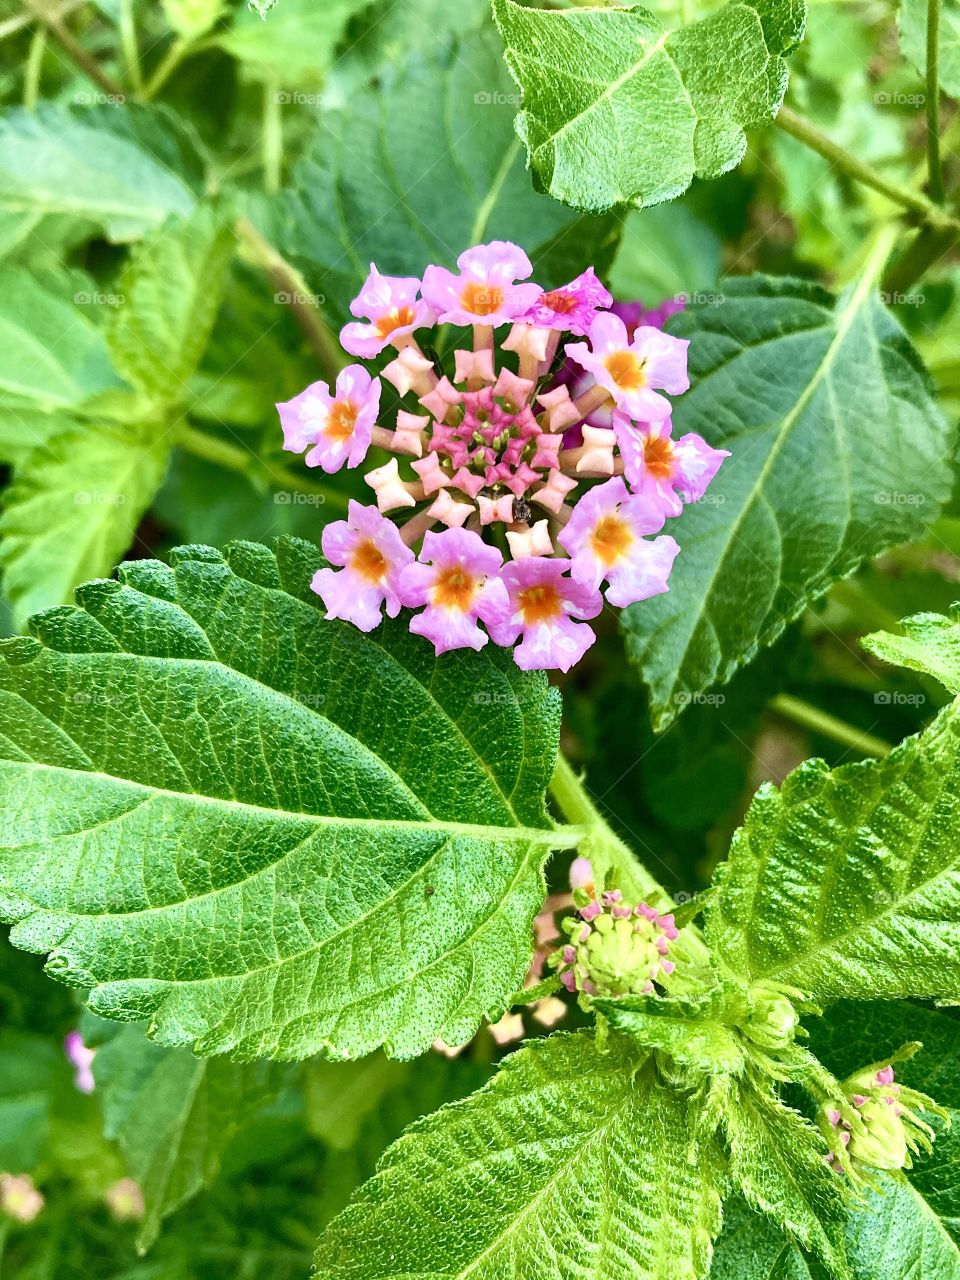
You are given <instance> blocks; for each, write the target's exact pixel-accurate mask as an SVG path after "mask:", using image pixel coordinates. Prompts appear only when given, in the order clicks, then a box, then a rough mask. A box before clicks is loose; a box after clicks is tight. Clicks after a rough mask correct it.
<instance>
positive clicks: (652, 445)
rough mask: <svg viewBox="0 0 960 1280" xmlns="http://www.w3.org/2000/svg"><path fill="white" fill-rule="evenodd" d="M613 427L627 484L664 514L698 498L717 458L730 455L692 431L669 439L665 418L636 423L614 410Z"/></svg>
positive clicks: (671, 513) (673, 513) (717, 465)
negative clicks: (653, 500)
mask: <svg viewBox="0 0 960 1280" xmlns="http://www.w3.org/2000/svg"><path fill="white" fill-rule="evenodd" d="M613 429H614V431H615V432H616V433H617V447H618V448H619V450H620V456H621V457H622V458H623V470H624V474H625V475H626V477H627V481H628V482H629V484H630V488H631V489H632V490H633V491H634V493H637V494H643V495H644V496H645V497H651V498H655V499H656V500H657V501H658V502H659V503H661V505H662V507H663V510H664V513H665V514H666V515H668V516H678V515H679V514H680V512H681V511H682V510H683V503H684V502H699V501H700V499H701V498H702V497H703V495H704V493H705V492H706V489H707V486H708V485H709V483H710V481H711V480H712V479H713V477H714V476H715V475H716V474H717V472H718V471H719V469H720V464H721V462H723V460H724V458H729V457H730V453H729V451H728V450H726V449H712V448H711V447H710V445H708V444H707V442H706V440H704V439H703V438H702V437H701V436H698V435H696V434H695V433H694V432H692V431H691V432H689V433H688V434H687V435H685V436H681V437H680V439H679V440H672V439H671V438H670V437H671V434H672V431H673V424H672V423H671V421H670V419H669V418H664V419H663V420H662V421H661V422H647V423H643V424H642V425H641V426H639V427H636V426H634V425H633V424H632V423H631V422H630V421H629V419H628V418H626V417H625V416H624V415H623V414H621V413H616V414H614V419H613ZM681 499H682V501H681Z"/></svg>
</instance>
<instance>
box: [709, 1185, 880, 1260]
mask: <svg viewBox="0 0 960 1280" xmlns="http://www.w3.org/2000/svg"><path fill="white" fill-rule="evenodd" d="M826 1275H827V1273H826V1272H825V1271H823V1270H822V1268H821V1267H820V1266H819V1264H818V1263H816V1262H814V1261H813V1259H812V1258H809V1257H808V1256H806V1255H804V1253H803V1251H802V1250H801V1249H800V1247H799V1246H798V1245H796V1244H794V1242H793V1241H792V1240H791V1239H790V1238H789V1236H785V1235H784V1234H783V1232H782V1231H780V1230H779V1229H778V1228H777V1227H775V1226H774V1224H773V1223H772V1222H771V1221H770V1219H769V1218H767V1217H764V1216H763V1215H762V1214H759V1213H755V1212H754V1211H753V1210H752V1209H749V1208H748V1207H747V1205H745V1204H744V1202H743V1201H742V1200H740V1199H739V1198H738V1197H731V1198H730V1199H729V1200H727V1201H725V1203H724V1206H723V1230H722V1231H721V1232H720V1237H719V1239H718V1240H717V1244H716V1248H715V1249H714V1253H713V1266H712V1267H711V1268H710V1280H824V1277H825V1276H826ZM858 1280H864V1278H863V1277H858Z"/></svg>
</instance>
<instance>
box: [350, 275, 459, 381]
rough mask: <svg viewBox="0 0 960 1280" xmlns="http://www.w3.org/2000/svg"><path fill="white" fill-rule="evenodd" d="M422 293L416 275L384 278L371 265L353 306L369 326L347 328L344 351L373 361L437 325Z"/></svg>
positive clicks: (356, 313)
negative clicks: (419, 331)
mask: <svg viewBox="0 0 960 1280" xmlns="http://www.w3.org/2000/svg"><path fill="white" fill-rule="evenodd" d="M419 293H420V281H419V280H418V279H417V278H416V277H415V276H382V275H381V274H380V272H379V271H378V270H377V268H376V267H375V266H374V264H373V263H372V262H371V263H370V274H369V275H368V276H367V279H366V282H365V284H364V286H363V288H362V289H361V290H360V292H359V293H358V294H357V296H356V297H355V298H354V300H353V301H352V302H351V303H350V311H351V313H352V314H353V315H355V316H359V317H361V318H362V319H365V320H366V321H367V322H368V323H367V324H358V323H356V322H351V323H350V324H346V325H344V327H343V329H341V331H340V342H341V345H342V346H343V349H344V351H349V352H350V354H351V355H352V356H357V357H359V358H360V359H361V360H370V359H372V358H373V357H374V356H378V355H379V354H380V352H381V351H383V350H384V349H385V348H386V347H388V346H390V345H391V344H396V343H397V342H398V340H401V339H403V338H405V337H407V336H408V335H409V334H411V333H413V332H414V330H416V329H424V328H429V327H430V326H431V325H433V324H436V320H437V316H436V312H435V311H434V310H433V308H432V307H431V306H430V305H429V303H426V302H424V301H423V299H422V298H420V297H419V296H418V295H419Z"/></svg>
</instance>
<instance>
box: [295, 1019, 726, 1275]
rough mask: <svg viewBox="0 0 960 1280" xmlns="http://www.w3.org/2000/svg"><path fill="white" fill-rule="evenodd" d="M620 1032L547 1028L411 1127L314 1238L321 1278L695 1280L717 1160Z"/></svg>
mask: <svg viewBox="0 0 960 1280" xmlns="http://www.w3.org/2000/svg"><path fill="white" fill-rule="evenodd" d="M694 1118H695V1111H694V1110H693V1109H692V1108H691V1107H690V1105H689V1099H687V1098H685V1097H684V1096H683V1095H681V1094H679V1093H676V1092H674V1091H672V1090H670V1089H667V1088H664V1087H663V1086H662V1085H661V1084H659V1083H658V1082H657V1079H656V1073H655V1072H654V1070H653V1067H652V1064H651V1063H650V1062H649V1061H647V1062H644V1059H643V1057H642V1055H638V1054H637V1052H636V1050H635V1049H633V1048H632V1047H631V1046H630V1044H629V1042H628V1041H625V1040H623V1039H621V1038H619V1037H616V1038H614V1039H613V1040H612V1041H611V1043H610V1045H609V1051H608V1052H606V1053H600V1052H598V1051H597V1049H596V1047H595V1045H594V1043H593V1039H592V1036H591V1035H590V1034H589V1033H585V1032H581V1033H579V1034H576V1035H553V1036H549V1037H547V1038H546V1039H542V1040H536V1041H533V1042H531V1043H530V1044H528V1045H527V1046H526V1047H525V1048H523V1049H520V1050H518V1051H517V1052H515V1053H513V1054H511V1055H510V1056H509V1057H507V1058H506V1059H505V1060H504V1062H503V1064H502V1066H501V1069H500V1071H499V1073H498V1074H497V1076H496V1077H495V1078H494V1079H493V1081H492V1082H491V1083H490V1084H489V1085H487V1086H486V1087H485V1088H484V1089H482V1090H481V1091H480V1092H479V1093H476V1094H474V1095H473V1096H472V1097H470V1098H467V1099H466V1100H465V1101H463V1102H459V1103H454V1104H453V1105H452V1106H449V1107H445V1108H444V1109H443V1110H441V1111H438V1112H437V1113H436V1114H435V1115H433V1116H430V1117H428V1118H427V1119H425V1120H422V1121H420V1122H419V1123H418V1124H415V1125H414V1126H413V1127H412V1128H410V1129H408V1130H407V1132H406V1133H405V1134H404V1136H403V1137H402V1138H401V1139H400V1140H399V1141H398V1142H397V1143H395V1144H394V1146H392V1147H391V1148H390V1149H389V1150H388V1152H387V1154H386V1155H385V1156H384V1158H383V1161H382V1162H381V1165H380V1169H379V1172H378V1173H377V1175H376V1177H375V1178H373V1179H372V1181H371V1182H369V1183H367V1185H366V1186H365V1187H364V1188H363V1189H362V1190H361V1191H360V1192H359V1194H358V1195H357V1196H356V1198H355V1199H354V1201H353V1202H352V1204H351V1205H350V1206H349V1207H348V1208H347V1209H346V1210H345V1211H344V1212H343V1213H342V1214H341V1215H340V1217H339V1218H337V1219H335V1220H334V1222H333V1223H332V1224H331V1225H330V1227H329V1228H328V1230H327V1233H326V1234H325V1235H324V1236H323V1237H322V1238H321V1240H320V1243H319V1245H318V1248H317V1255H316V1269H317V1274H318V1276H322V1277H324V1280H340V1278H341V1277H342V1278H343V1280H346V1278H347V1277H349V1280H385V1278H386V1277H389V1276H396V1277H401V1276H402V1277H410V1276H414V1275H415V1276H417V1277H418V1280H440V1277H447V1278H450V1280H453V1277H457V1280H461V1278H463V1280H465V1278H466V1277H467V1276H470V1277H473V1278H474V1280H494V1278H495V1280H501V1277H507V1276H519V1275H526V1274H529V1275H531V1276H533V1275H536V1276H538V1277H540V1278H541V1280H568V1277H570V1276H572V1275H583V1276H587V1275H590V1276H595V1277H597V1280H613V1277H624V1276H629V1277H636V1278H637V1280H641V1278H642V1280H658V1278H659V1277H662V1276H668V1275H669V1276H670V1277H671V1278H672V1280H696V1278H697V1277H701V1276H703V1275H704V1274H705V1272H706V1270H707V1268H708V1266H709V1259H710V1248H711V1239H712V1237H713V1236H714V1235H715V1234H716V1232H717V1231H718V1230H719V1226H720V1195H719V1192H718V1184H719V1181H720V1178H721V1177H722V1155H721V1153H720V1152H719V1150H718V1148H717V1146H716V1145H715V1143H714V1141H713V1140H712V1139H709V1140H707V1141H704V1142H702V1143H700V1144H697V1143H696V1140H695V1137H694Z"/></svg>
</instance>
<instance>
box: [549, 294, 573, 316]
mask: <svg viewBox="0 0 960 1280" xmlns="http://www.w3.org/2000/svg"><path fill="white" fill-rule="evenodd" d="M540 301H541V302H542V303H543V305H544V306H545V307H549V308H550V310H551V311H556V313H557V315H561V316H568V315H569V314H570V312H571V311H576V309H577V300H576V298H575V297H574V295H573V294H572V293H564V291H563V290H562V289H555V290H554V292H553V293H545V294H544V295H543V297H542V298H541V299H540Z"/></svg>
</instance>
